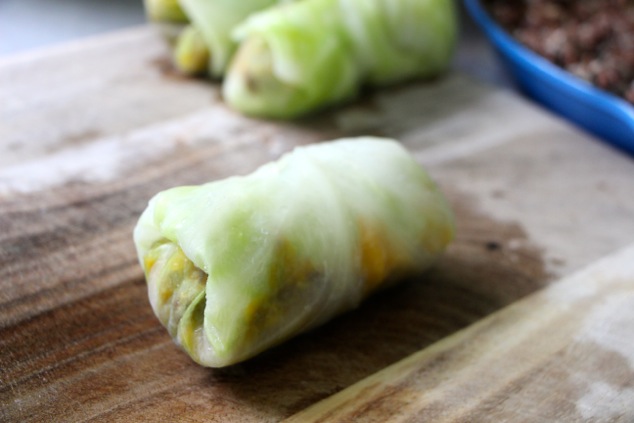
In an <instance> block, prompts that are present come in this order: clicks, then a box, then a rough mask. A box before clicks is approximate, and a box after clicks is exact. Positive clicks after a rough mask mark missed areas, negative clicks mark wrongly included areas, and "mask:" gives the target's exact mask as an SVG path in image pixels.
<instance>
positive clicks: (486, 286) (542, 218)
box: [0, 28, 634, 422]
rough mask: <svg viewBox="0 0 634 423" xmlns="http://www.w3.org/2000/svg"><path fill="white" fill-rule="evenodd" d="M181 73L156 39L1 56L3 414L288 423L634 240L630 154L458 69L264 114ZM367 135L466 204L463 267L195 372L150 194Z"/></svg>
mask: <svg viewBox="0 0 634 423" xmlns="http://www.w3.org/2000/svg"><path fill="white" fill-rule="evenodd" d="M166 63H167V62H166V51H165V47H164V46H163V45H162V44H161V42H160V41H159V38H158V37H157V36H156V34H154V33H153V31H151V30H150V29H148V28H139V29H136V30H133V31H128V32H123V33H120V34H116V35H112V36H108V37H105V38H97V39H94V40H91V41H88V42H85V43H80V44H77V45H74V46H68V47H64V48H61V49H58V50H56V51H51V52H47V53H45V54H41V55H36V56H24V57H18V58H15V59H10V60H4V61H3V62H2V63H0V88H1V89H0V91H2V92H3V93H5V92H6V93H8V96H7V97H6V98H8V101H2V102H1V103H0V118H1V120H2V127H1V129H0V131H1V132H0V138H1V139H2V140H3V142H2V143H0V420H2V421H24V422H28V421H43V420H45V421H46V420H50V421H85V420H99V421H157V420H166V421H278V420H280V419H283V418H285V417H289V416H291V415H292V414H295V413H297V412H300V411H301V410H303V409H305V408H306V407H308V406H310V405H311V404H314V403H316V402H318V401H320V400H322V399H324V398H326V397H328V396H330V395H332V394H335V393H336V392H338V391H341V390H342V389H345V388H346V387H348V386H350V385H352V384H354V383H355V382H358V381H360V380H362V379H364V378H366V377H368V376H370V375H372V374H374V373H375V372H377V371H379V370H381V369H383V368H385V367H386V366H388V365H390V364H392V363H395V362H397V361H399V360H401V359H403V358H405V357H407V356H409V355H411V354H413V353H416V352H417V351H419V350H421V349H422V348H425V347H428V346H430V345H432V344H435V343H436V342H438V341H440V340H442V339H444V338H445V337H447V336H450V335H451V334H453V333H455V332H456V331H458V330H460V329H461V328H464V327H466V326H468V325H470V324H472V323H474V322H476V321H478V320H479V319H481V318H483V317H485V316H487V315H489V314H490V313H492V312H494V311H496V310H499V309H500V308H502V307H504V306H506V305H508V304H511V303H512V302H514V301H516V300H518V299H519V298H522V297H524V296H525V295H527V294H529V293H531V292H534V291H536V290H538V289H539V288H541V287H543V286H545V285H547V284H548V283H550V282H551V281H553V280H554V279H556V278H557V277H558V276H561V275H562V274H565V273H568V272H569V271H571V270H573V269H578V268H579V267H581V266H582V265H584V264H585V263H587V262H589V261H592V260H596V259H598V258H599V257H601V256H603V255H605V254H607V253H609V252H611V251H613V250H615V249H617V248H619V247H622V246H623V245H626V244H627V243H629V242H631V240H632V236H631V234H632V233H634V219H632V218H631V217H632V216H633V215H634V198H632V196H631V195H630V193H631V192H632V190H633V188H634V163H633V161H632V160H631V159H630V158H628V157H625V156H622V155H620V154H619V153H617V152H615V151H613V150H611V149H610V148H608V147H606V146H604V145H603V144H601V143H599V142H597V141H595V140H593V139H591V138H589V137H587V136H586V135H584V134H582V133H580V132H578V131H576V130H574V129H571V128H570V127H569V126H567V125H566V124H564V123H562V122H560V121H559V120H557V119H555V118H553V117H551V116H549V115H547V114H546V113H544V112H543V111H541V110H539V109H537V108H535V107H534V106H532V105H530V104H528V103H526V102H525V101H523V100H521V99H519V98H517V97H516V96H514V95H513V94H512V93H507V92H503V91H498V90H495V89H492V88H489V87H485V86H481V85H479V84H477V83H475V82H474V81H471V80H469V79H467V78H465V77H462V76H460V75H457V74H453V75H449V76H447V77H446V78H443V79H441V80H438V81H431V82H426V83H418V84H406V85H403V86H399V87H394V88H392V89H390V90H386V91H381V92H375V93H368V94H367V95H366V96H365V97H364V98H363V99H361V100H360V101H358V102H356V103H354V104H350V105H348V106H346V107H343V108H341V109H339V110H333V111H328V112H326V113H323V114H321V115H319V116H316V117H313V118H310V119H304V120H301V121H295V122H286V123H283V122H271V121H258V120H254V119H249V118H245V117H243V116H240V115H238V114H236V113H234V112H232V111H231V110H229V109H227V108H226V107H225V106H224V105H223V103H222V102H221V101H220V99H219V95H218V86H217V85H214V84H211V83H205V82H202V81H196V80H186V79H183V78H180V77H177V76H175V75H174V73H173V72H172V71H171V70H170V68H169V66H168V65H167V64H166ZM502 123H503V124H502ZM366 133H371V134H380V135H386V136H392V137H397V138H399V139H401V140H402V142H403V144H404V145H405V146H406V147H407V148H408V149H410V151H412V153H413V154H415V156H416V157H417V158H418V159H419V160H420V161H421V163H424V164H425V165H426V166H427V167H428V168H429V169H430V171H431V173H432V174H433V175H434V176H435V177H436V179H437V180H438V182H439V183H440V185H441V186H442V187H443V189H444V190H445V192H447V194H448V196H449V199H450V201H451V203H452V206H453V208H454V210H455V212H456V216H457V221H458V236H457V239H456V241H455V243H454V244H453V245H452V247H451V248H450V249H449V250H448V252H447V254H446V255H445V257H444V258H443V259H442V260H441V261H440V262H439V263H438V264H437V266H436V267H435V268H434V269H432V270H431V271H429V272H427V273H426V274H425V275H422V276H421V277H420V278H416V279H414V280H410V281H405V282H404V283H403V284H402V285H401V286H399V287H396V288H394V289H392V290H390V291H388V292H385V293H382V294H381V295H379V296H376V297H374V298H372V299H371V300H370V301H369V302H367V303H366V304H364V305H363V306H362V307H360V308H359V309H358V310H356V311H354V312H351V313H348V314H346V315H344V316H341V317H340V318H338V319H336V320H334V321H333V322H331V323H329V324H327V325H325V326H324V327H322V328H320V329H317V330H315V331H313V332H311V333H309V334H306V335H303V336H300V337H298V338H296V339H294V340H291V341H290V342H288V343H286V344H284V345H282V346H280V347H279V348H276V349H274V350H272V351H269V352H267V353H265V354H263V355H261V356H260V357H257V358H255V359H253V360H250V361H248V362H246V363H243V364H240V365H236V366H232V367H230V368H227V369H220V370H211V369H205V368H202V367H199V366H197V365H196V364H194V363H193V362H192V361H191V360H189V358H188V357H187V356H186V355H185V354H183V353H182V352H180V351H179V350H178V348H177V347H176V346H175V345H174V344H173V343H172V342H171V340H170V339H169V336H168V335H167V333H166V331H165V330H164V329H163V328H162V327H161V326H160V325H159V323H158V321H157V320H156V319H155V318H154V316H153V315H152V311H151V308H150V307H149V304H148V302H147V294H146V291H145V285H144V281H143V277H142V272H141V270H140V268H139V266H138V264H137V261H136V257H135V254H134V249H133V245H132V239H131V231H132V228H133V226H134V224H135V223H136V219H137V218H138V216H139V214H140V213H141V211H142V210H143V209H144V207H145V205H146V203H147V201H148V199H149V198H150V197H151V196H152V195H153V194H154V193H156V192H157V191H159V190H161V189H164V188H167V187H171V186H175V185H182V184H196V183H202V182H207V181H209V180H215V179H218V178H223V177H226V176H230V175H235V174H244V173H247V172H250V171H252V170H253V169H255V168H256V167H257V166H259V165H260V164H262V163H265V162H267V161H269V160H272V159H275V158H277V157H279V155H280V154H282V153H284V152H285V151H288V150H290V149H291V148H293V147H294V146H296V145H301V144H306V143H310V142H318V141H321V140H325V139H329V138H333V137H337V136H345V135H355V134H366ZM5 140H6V142H5ZM617 364H618V363H617Z"/></svg>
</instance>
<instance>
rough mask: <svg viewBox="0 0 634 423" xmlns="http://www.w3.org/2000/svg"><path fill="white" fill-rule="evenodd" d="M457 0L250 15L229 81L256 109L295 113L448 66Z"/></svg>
mask: <svg viewBox="0 0 634 423" xmlns="http://www.w3.org/2000/svg"><path fill="white" fill-rule="evenodd" d="M456 32H457V25H456V17H455V11H454V4H453V0H302V1H299V2H295V3H290V4H287V5H282V6H280V7H275V8H270V9H266V10H264V11H261V12H258V13H255V14H253V15H251V16H249V17H248V18H247V19H246V20H245V21H244V22H243V23H242V24H241V25H239V26H238V27H237V28H236V29H235V30H234V32H233V34H234V38H235V39H236V41H238V42H240V48H239V50H238V52H237V53H236V56H235V58H234V60H233V62H232V64H231V66H230V68H229V70H228V72H227V76H226V81H225V83H224V86H223V94H224V97H225V99H226V101H227V102H228V103H229V104H230V105H231V106H233V107H234V108H235V109H237V110H239V111H241V112H243V113H246V114H250V115H255V116H263V117H273V118H292V117H296V116H299V115H302V114H305V113H307V112H310V111H313V110H315V109H319V108H322V107H324V106H327V105H330V104H333V103H339V102H342V101H345V100H346V99H349V98H351V97H353V96H355V95H356V93H357V92H358V90H359V88H360V87H361V85H362V84H369V85H373V86H383V85H388V84H393V83H395V82H399V81H403V80H406V79H410V78H415V77H431V76H435V75H437V74H439V73H441V72H442V71H443V70H445V69H446V68H447V67H448V64H449V62H450V59H451V55H452V52H453V46H454V43H455V39H456Z"/></svg>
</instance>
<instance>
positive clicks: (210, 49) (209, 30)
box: [175, 0, 280, 77]
mask: <svg viewBox="0 0 634 423" xmlns="http://www.w3.org/2000/svg"><path fill="white" fill-rule="evenodd" d="M179 1H180V5H181V7H182V8H183V10H184V11H185V13H186V15H187V16H188V17H189V20H190V21H191V25H192V26H193V27H194V29H195V32H196V33H198V34H200V39H201V41H202V42H203V43H204V46H205V47H206V50H207V51H206V53H205V54H206V55H207V62H208V63H207V66H206V69H200V68H198V69H197V70H198V71H201V70H203V71H207V72H208V73H209V75H211V76H213V77H222V76H223V75H224V73H225V69H226V68H227V65H228V64H229V61H230V60H231V57H232V55H233V53H234V51H235V48H236V44H235V42H234V41H233V40H232V39H231V31H232V30H233V29H234V28H235V27H236V26H237V25H238V24H239V23H240V22H242V21H243V20H244V19H245V18H246V17H247V16H249V15H250V14H252V13H253V12H256V11H259V10H262V9H265V8H267V7H269V6H272V5H274V4H276V3H278V2H279V1H280V0H179ZM187 41H191V39H186V40H182V39H181V40H179V41H178V43H179V44H181V45H180V47H179V48H180V57H183V56H184V55H185V54H186V53H187V52H188V50H187V47H188V46H189V44H186V42H187ZM195 47H196V48H200V44H196V45H195ZM192 54H200V53H199V52H198V53H197V52H196V50H194V51H193V52H192ZM175 62H176V64H177V66H179V65H180V63H181V62H179V56H177V57H176V61H175ZM179 67H180V66H179ZM182 70H187V69H186V68H183V69H182Z"/></svg>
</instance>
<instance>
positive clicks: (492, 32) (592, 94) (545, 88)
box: [464, 0, 634, 154]
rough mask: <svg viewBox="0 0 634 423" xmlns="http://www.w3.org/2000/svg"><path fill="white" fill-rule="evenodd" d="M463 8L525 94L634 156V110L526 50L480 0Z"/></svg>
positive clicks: (630, 106)
mask: <svg viewBox="0 0 634 423" xmlns="http://www.w3.org/2000/svg"><path fill="white" fill-rule="evenodd" d="M464 4H465V6H466V8H467V11H468V12H469V14H470V15H471V17H472V18H473V19H474V20H475V21H476V23H477V24H478V25H479V26H480V27H481V28H482V29H483V31H484V32H485V34H486V35H487V37H488V38H489V40H490V41H491V43H492V44H493V46H494V47H495V49H496V50H497V51H498V53H499V54H500V56H501V58H502V61H503V63H504V65H505V66H506V67H507V69H508V70H509V72H510V74H511V75H512V76H513V78H514V79H515V81H516V82H517V84H518V85H519V87H520V88H521V89H522V90H523V91H524V92H525V93H526V94H528V95H529V96H530V97H532V98H534V99H535V100H537V101H538V102H540V103H542V104H543V105H545V106H546V107H548V108H549V109H551V110H553V111H554V112H556V113H558V114H560V115H561V116H563V117H565V118H567V119H568V120H570V121H572V122H574V123H576V124H578V125H579V126H581V127H583V128H585V129H587V130H588V131H590V132H592V133H594V134H596V135H598V136H599V137H601V138H602V139H604V140H606V141H609V142H610V143H612V144H614V145H616V146H617V147H620V148H622V149H624V150H626V151H628V152H629V153H631V154H634V106H632V105H631V104H629V103H628V102H626V101H625V100H623V99H621V98H619V97H617V96H615V95H612V94H610V93H608V92H606V91H603V90H601V89H599V88H596V87H594V86H593V85H591V84H590V83H588V82H586V81H584V80H582V79H580V78H577V77H576V76H574V75H573V74H571V73H569V72H567V71H565V70H563V69H561V68H559V67H558V66H556V65H554V64H552V63H551V62H549V61H548V60H547V59H545V58H543V57H542V56H540V55H538V54H537V53H534V52H533V51H531V50H529V49H528V48H526V47H524V46H523V45H522V44H520V43H519V42H518V41H516V40H515V39H514V38H513V37H512V36H511V35H509V34H508V33H507V32H506V31H505V30H504V29H503V28H501V27H500V26H499V25H498V24H497V23H496V22H495V21H494V20H493V19H492V18H491V17H490V16H489V14H488V12H487V11H486V10H485V9H484V8H483V7H482V5H481V4H480V1H479V0H464Z"/></svg>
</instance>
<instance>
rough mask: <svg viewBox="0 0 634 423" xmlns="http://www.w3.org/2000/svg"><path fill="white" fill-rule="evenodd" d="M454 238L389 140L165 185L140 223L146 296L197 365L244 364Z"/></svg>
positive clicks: (440, 208) (425, 180) (429, 192)
mask: <svg viewBox="0 0 634 423" xmlns="http://www.w3.org/2000/svg"><path fill="white" fill-rule="evenodd" d="M453 234H454V226H453V217H452V213H451V211H450V209H449V207H448V205H447V202H446V201H445V199H444V197H443V195H442V194H441V192H440V191H439V190H438V189H437V187H436V185H435V184H434V182H432V180H431V179H430V178H429V176H428V175H427V174H426V173H425V171H424V170H423V169H422V168H421V167H420V166H419V165H418V164H417V163H416V162H415V160H414V159H413V158H412V156H411V155H410V154H409V153H408V152H407V151H406V150H405V149H404V148H403V147H401V146H400V144H398V143H397V142H395V141H393V140H387V139H381V138H370V137H364V138H356V139H345V140H339V141H335V142H329V143H321V144H315V145H311V146H306V147H298V148H296V149H295V150H293V151H292V152H290V153H288V154H286V155H284V156H282V157H281V158H280V159H279V160H278V161H276V162H272V163H269V164H266V165H264V166H262V167H260V168H259V169H257V170H256V171H255V172H253V173H252V174H250V175H247V176H236V177H231V178H228V179H224V180H221V181H216V182H211V183H207V184H204V185H200V186H183V187H177V188H172V189H168V190H166V191H163V192H160V193H158V194H157V195H156V196H155V197H154V198H152V199H151V200H150V202H149V205H148V207H147V209H146V210H145V211H144V212H143V214H142V216H141V217H140V219H139V222H138V224H137V226H136V228H135V230H134V241H135V244H136V248H137V253H138V256H139V260H140V263H141V265H142V267H143V269H144V271H145V275H146V279H147V284H148V292H149V298H150V303H151V305H152V308H153V310H154V312H155V314H156V315H157V317H158V318H159V320H160V321H161V323H162V324H163V325H164V326H165V327H166V328H167V330H168V331H169V333H170V335H171V336H172V338H173V339H174V341H175V342H176V343H177V344H178V345H180V346H181V347H182V348H183V349H184V350H185V351H186V352H187V353H188V354H189V355H190V356H191V357H192V358H193V359H194V360H195V361H196V362H198V363H200V364H202V365H204V366H210V367H222V366H227V365H230V364H233V363H237V362H240V361H242V360H245V359H247V358H249V357H252V356H254V355H256V354H258V353H260V352H261V351H263V350H265V349H267V348H270V347H272V346H274V345H276V344H278V343H280V342H282V341H284V340H286V339H288V338H290V337H292V336H294V335H296V334H299V333H301V332H304V331H306V330H308V329H311V328H314V327H315V326H317V325H320V324H322V323H324V322H326V321H328V320H329V319H331V318H333V317H334V316H336V315H338V314H340V313H342V312H344V311H347V310H350V309H353V308H355V307H357V306H358V305H359V303H360V302H361V301H362V300H363V299H364V298H366V297H367V296H368V295H370V294H371V293H373V292H375V291H376V290H378V289H382V288H385V287H387V286H389V285H391V284H392V283H394V282H397V281H399V280H401V279H402V277H404V276H406V275H410V274H414V273H418V272H421V271H423V270H424V269H426V268H428V267H429V266H430V265H431V264H432V263H433V261H434V260H435V259H436V258H437V257H438V256H439V255H440V254H441V253H442V251H443V250H444V249H445V247H446V246H447V244H448V243H449V242H450V241H451V239H452V238H453Z"/></svg>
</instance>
